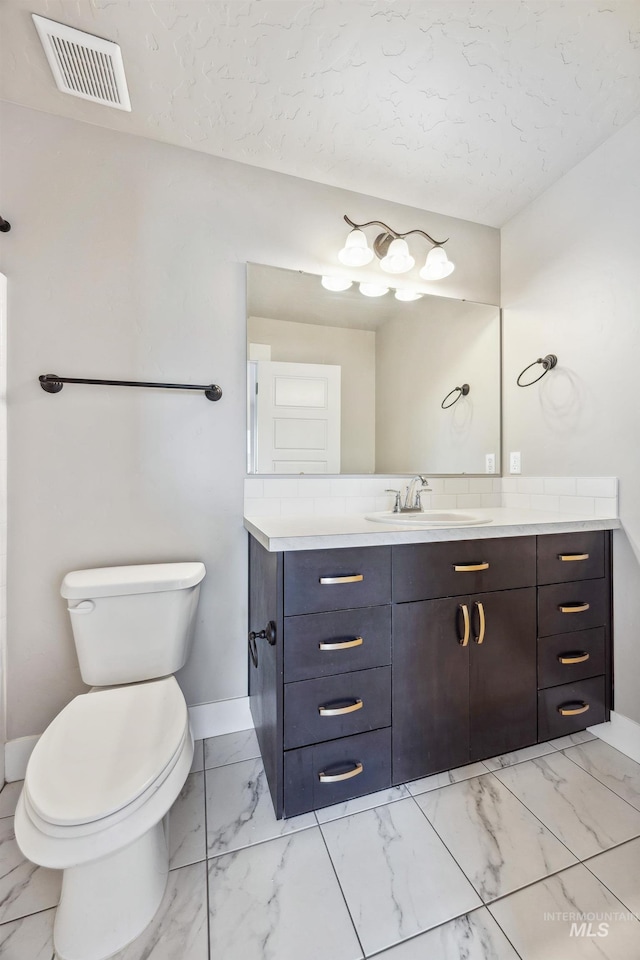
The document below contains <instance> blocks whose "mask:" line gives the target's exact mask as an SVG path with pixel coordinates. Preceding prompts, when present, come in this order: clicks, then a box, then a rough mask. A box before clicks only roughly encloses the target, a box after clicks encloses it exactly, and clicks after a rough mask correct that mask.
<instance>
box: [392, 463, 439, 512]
mask: <svg viewBox="0 0 640 960" xmlns="http://www.w3.org/2000/svg"><path fill="white" fill-rule="evenodd" d="M418 482H420V484H421V486H420V489H418V490H417V489H416V486H417V484H418ZM424 490H431V487H430V486H429V481H428V480H427V478H426V477H423V476H422V474H421V473H419V474H417V476H415V477H414V478H413V480H411V481H410V482H409V483H408V484H407V486H406V488H405V490H404V503H403V502H402V494H401V493H400V491H399V490H387V491H386V492H387V493H395V495H396V502H395V503H394V505H393V513H422V509H423V508H422V502H421V497H422V493H423V491H424Z"/></svg>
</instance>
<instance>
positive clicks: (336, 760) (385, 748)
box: [284, 728, 391, 817]
mask: <svg viewBox="0 0 640 960" xmlns="http://www.w3.org/2000/svg"><path fill="white" fill-rule="evenodd" d="M389 786H391V730H390V729H389V728H387V729H386V730H374V731H373V732H372V733H360V734H358V735H357V736H355V737H345V738H344V739H343V740H334V741H332V742H331V743H319V744H316V745H315V746H311V747H303V748H302V749H300V750H289V751H288V753H285V755H284V815H285V817H294V816H296V815H297V814H299V813H306V812H307V811H308V810H317V809H318V808H319V807H328V806H330V805H331V804H333V803H342V802H344V801H345V800H351V799H353V797H360V796H364V795H365V794H367V793H375V792H376V791H377V790H384V789H385V788H387V787H389Z"/></svg>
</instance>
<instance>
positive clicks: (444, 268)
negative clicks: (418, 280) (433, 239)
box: [420, 246, 455, 280]
mask: <svg viewBox="0 0 640 960" xmlns="http://www.w3.org/2000/svg"><path fill="white" fill-rule="evenodd" d="M454 270H455V264H454V263H452V262H451V260H449V258H448V256H447V252H446V250H443V249H442V247H440V246H436V247H434V248H433V250H430V251H429V253H428V254H427V259H426V260H425V264H424V267H423V268H422V270H421V271H420V276H421V277H422V279H423V280H442V279H444V277H448V276H449V274H450V273H453V271H454Z"/></svg>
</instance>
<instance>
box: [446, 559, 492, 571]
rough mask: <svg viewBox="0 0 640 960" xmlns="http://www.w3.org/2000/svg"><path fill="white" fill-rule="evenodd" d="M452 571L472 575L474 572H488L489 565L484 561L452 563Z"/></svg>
mask: <svg viewBox="0 0 640 960" xmlns="http://www.w3.org/2000/svg"><path fill="white" fill-rule="evenodd" d="M453 569H454V570H455V571H456V573H472V572H473V571H474V570H488V569H489V564H488V563H487V561H486V560H483V562H482V563H454V565H453Z"/></svg>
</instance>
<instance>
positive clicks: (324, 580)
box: [320, 573, 364, 583]
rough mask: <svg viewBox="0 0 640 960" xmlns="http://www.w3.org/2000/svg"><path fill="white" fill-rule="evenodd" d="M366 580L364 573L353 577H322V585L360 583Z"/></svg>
mask: <svg viewBox="0 0 640 960" xmlns="http://www.w3.org/2000/svg"><path fill="white" fill-rule="evenodd" d="M361 580H364V574H363V573H354V575H353V576H352V577H320V583H359V582H360V581H361Z"/></svg>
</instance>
